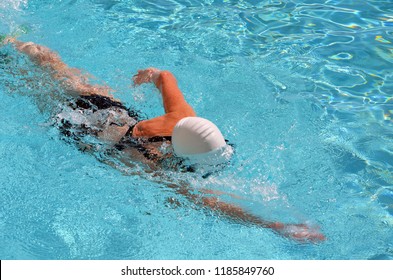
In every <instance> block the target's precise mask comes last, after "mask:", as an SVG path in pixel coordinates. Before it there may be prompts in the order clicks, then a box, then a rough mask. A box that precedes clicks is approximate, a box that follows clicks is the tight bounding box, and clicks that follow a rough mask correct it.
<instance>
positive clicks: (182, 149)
mask: <svg viewBox="0 0 393 280" xmlns="http://www.w3.org/2000/svg"><path fill="white" fill-rule="evenodd" d="M172 145H173V149H174V151H175V154H176V155H177V156H179V157H183V158H187V159H188V160H189V161H190V163H199V164H208V165H217V164H220V163H224V162H227V161H228V160H229V158H230V156H231V155H232V153H233V150H232V147H230V146H228V145H227V144H226V142H225V139H224V137H223V136H222V134H221V132H220V130H219V129H218V128H217V126H216V125H215V124H213V123H212V122H211V121H208V120H206V119H203V118H199V117H187V118H183V119H181V120H180V121H179V122H178V123H177V124H176V126H175V128H174V129H173V133H172Z"/></svg>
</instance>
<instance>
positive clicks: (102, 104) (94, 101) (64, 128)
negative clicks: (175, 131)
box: [59, 95, 172, 160]
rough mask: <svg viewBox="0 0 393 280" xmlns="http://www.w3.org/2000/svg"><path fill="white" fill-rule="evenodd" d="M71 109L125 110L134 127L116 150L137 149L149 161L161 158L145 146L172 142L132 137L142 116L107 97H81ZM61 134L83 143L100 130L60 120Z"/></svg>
mask: <svg viewBox="0 0 393 280" xmlns="http://www.w3.org/2000/svg"><path fill="white" fill-rule="evenodd" d="M69 107H71V108H72V109H73V110H82V111H84V110H89V111H90V112H93V113H94V112H97V111H99V110H106V109H120V110H124V111H125V112H126V113H127V114H128V116H129V117H130V118H131V119H132V120H133V121H134V122H133V124H132V125H129V129H128V130H127V132H126V133H125V134H124V136H123V137H122V138H121V139H120V141H119V142H118V143H117V144H115V145H114V148H115V149H117V150H119V151H122V150H124V149H125V148H135V149H137V150H138V151H139V152H141V153H142V154H143V155H144V156H145V157H146V158H147V159H149V160H159V156H157V155H156V154H152V153H151V152H150V151H149V149H148V148H146V147H145V145H144V144H147V143H153V142H154V143H157V142H168V141H169V142H170V141H171V139H172V137H171V136H164V137H163V136H155V137H150V138H135V137H133V136H132V130H133V129H134V127H135V125H136V124H137V123H138V122H140V121H141V120H143V119H144V118H142V117H141V114H140V113H138V112H136V111H134V110H131V109H129V108H127V107H125V106H124V105H123V104H122V103H121V102H119V101H115V100H113V99H111V98H109V97H107V96H102V95H83V96H79V97H78V99H77V100H76V101H74V102H70V104H69ZM109 125H119V124H117V123H109ZM59 129H60V132H61V133H62V134H63V135H64V136H67V137H68V138H72V139H74V140H76V141H81V138H83V137H84V136H87V135H94V136H97V134H98V132H100V130H97V129H92V128H91V127H89V126H87V125H86V124H77V125H75V124H73V123H71V122H70V121H69V120H66V119H60V125H59Z"/></svg>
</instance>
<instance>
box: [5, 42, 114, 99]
mask: <svg viewBox="0 0 393 280" xmlns="http://www.w3.org/2000/svg"><path fill="white" fill-rule="evenodd" d="M6 42H8V43H11V44H13V45H14V46H15V49H17V50H18V51H20V52H22V53H24V54H26V55H27V56H28V57H29V58H30V60H31V61H32V62H34V63H35V64H37V65H38V66H40V67H41V68H43V69H46V70H48V72H49V73H50V74H51V75H52V77H53V78H55V79H56V80H59V81H60V85H61V86H62V87H63V89H64V90H66V92H67V93H68V94H71V95H73V96H78V95H81V94H100V95H105V96H109V95H108V93H109V88H108V87H103V86H97V85H90V84H89V83H88V78H87V76H86V75H84V74H82V73H81V71H80V70H78V69H76V68H71V67H69V66H68V65H67V64H65V63H64V62H63V61H62V60H61V58H60V56H59V55H58V54H57V53H55V52H53V51H52V50H50V49H49V48H47V47H44V46H41V45H38V44H35V43H33V42H21V41H18V40H16V39H15V38H12V37H9V38H7V39H6Z"/></svg>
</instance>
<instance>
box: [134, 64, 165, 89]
mask: <svg viewBox="0 0 393 280" xmlns="http://www.w3.org/2000/svg"><path fill="white" fill-rule="evenodd" d="M160 73H161V71H160V70H159V69H157V68H152V67H150V68H147V69H143V70H138V73H137V74H136V75H134V76H133V77H132V80H133V81H134V85H136V86H139V85H141V84H144V83H156V81H157V79H158V77H159V76H160Z"/></svg>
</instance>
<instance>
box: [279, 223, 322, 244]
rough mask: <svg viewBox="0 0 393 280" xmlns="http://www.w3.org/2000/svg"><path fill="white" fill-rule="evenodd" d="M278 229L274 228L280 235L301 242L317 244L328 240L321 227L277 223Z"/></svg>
mask: <svg viewBox="0 0 393 280" xmlns="http://www.w3.org/2000/svg"><path fill="white" fill-rule="evenodd" d="M276 225H277V227H274V226H273V227H272V228H273V229H274V230H275V231H276V232H278V233H279V234H281V235H283V236H285V237H288V238H290V239H293V240H296V241H299V242H311V243H317V242H322V241H325V240H326V237H325V235H324V234H323V233H321V232H320V230H319V227H317V226H310V225H307V224H281V223H276Z"/></svg>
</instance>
